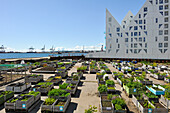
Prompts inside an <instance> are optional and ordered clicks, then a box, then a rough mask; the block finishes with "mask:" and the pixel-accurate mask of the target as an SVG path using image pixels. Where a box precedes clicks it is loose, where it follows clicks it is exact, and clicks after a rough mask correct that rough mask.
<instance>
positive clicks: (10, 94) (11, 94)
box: [4, 92, 14, 101]
mask: <svg viewBox="0 0 170 113" xmlns="http://www.w3.org/2000/svg"><path fill="white" fill-rule="evenodd" d="M12 97H14V92H10V93H8V94H7V95H4V100H5V101H6V100H8V99H10V98H12Z"/></svg>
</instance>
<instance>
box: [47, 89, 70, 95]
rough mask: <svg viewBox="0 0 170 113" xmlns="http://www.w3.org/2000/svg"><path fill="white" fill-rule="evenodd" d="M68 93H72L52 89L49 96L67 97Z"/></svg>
mask: <svg viewBox="0 0 170 113" xmlns="http://www.w3.org/2000/svg"><path fill="white" fill-rule="evenodd" d="M68 95H70V93H68V92H67V91H65V90H61V89H52V90H51V91H49V92H48V96H59V97H67V96H68Z"/></svg>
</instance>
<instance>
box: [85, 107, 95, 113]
mask: <svg viewBox="0 0 170 113" xmlns="http://www.w3.org/2000/svg"><path fill="white" fill-rule="evenodd" d="M96 109H97V107H95V106H92V105H90V106H89V109H85V112H84V113H94V112H97V110H96Z"/></svg>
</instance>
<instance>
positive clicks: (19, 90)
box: [14, 84, 27, 92]
mask: <svg viewBox="0 0 170 113" xmlns="http://www.w3.org/2000/svg"><path fill="white" fill-rule="evenodd" d="M26 88H27V87H26V84H23V85H21V86H14V92H23V91H24V90H26Z"/></svg>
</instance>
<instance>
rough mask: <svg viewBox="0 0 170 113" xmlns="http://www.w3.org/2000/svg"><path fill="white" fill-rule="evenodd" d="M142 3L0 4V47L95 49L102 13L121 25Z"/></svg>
mask: <svg viewBox="0 0 170 113" xmlns="http://www.w3.org/2000/svg"><path fill="white" fill-rule="evenodd" d="M144 2H145V0H0V45H4V46H6V47H9V48H11V50H13V49H15V50H27V49H28V48H29V47H30V46H33V47H35V48H36V49H40V48H41V47H43V45H44V44H45V45H46V48H47V49H49V48H51V47H52V46H54V47H56V48H60V49H61V48H65V49H75V48H77V49H78V48H81V47H82V46H83V45H84V46H85V47H87V48H93V47H94V46H96V47H95V49H96V48H97V46H100V45H101V44H102V43H105V38H104V31H105V11H106V10H105V9H106V8H107V9H108V10H109V11H110V12H111V14H112V15H113V16H114V17H115V18H116V19H117V20H118V22H119V23H120V22H121V20H122V19H123V18H124V16H125V15H126V14H127V12H128V11H129V10H131V11H132V13H133V14H137V12H138V11H139V9H140V8H141V7H142V5H143V4H144Z"/></svg>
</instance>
